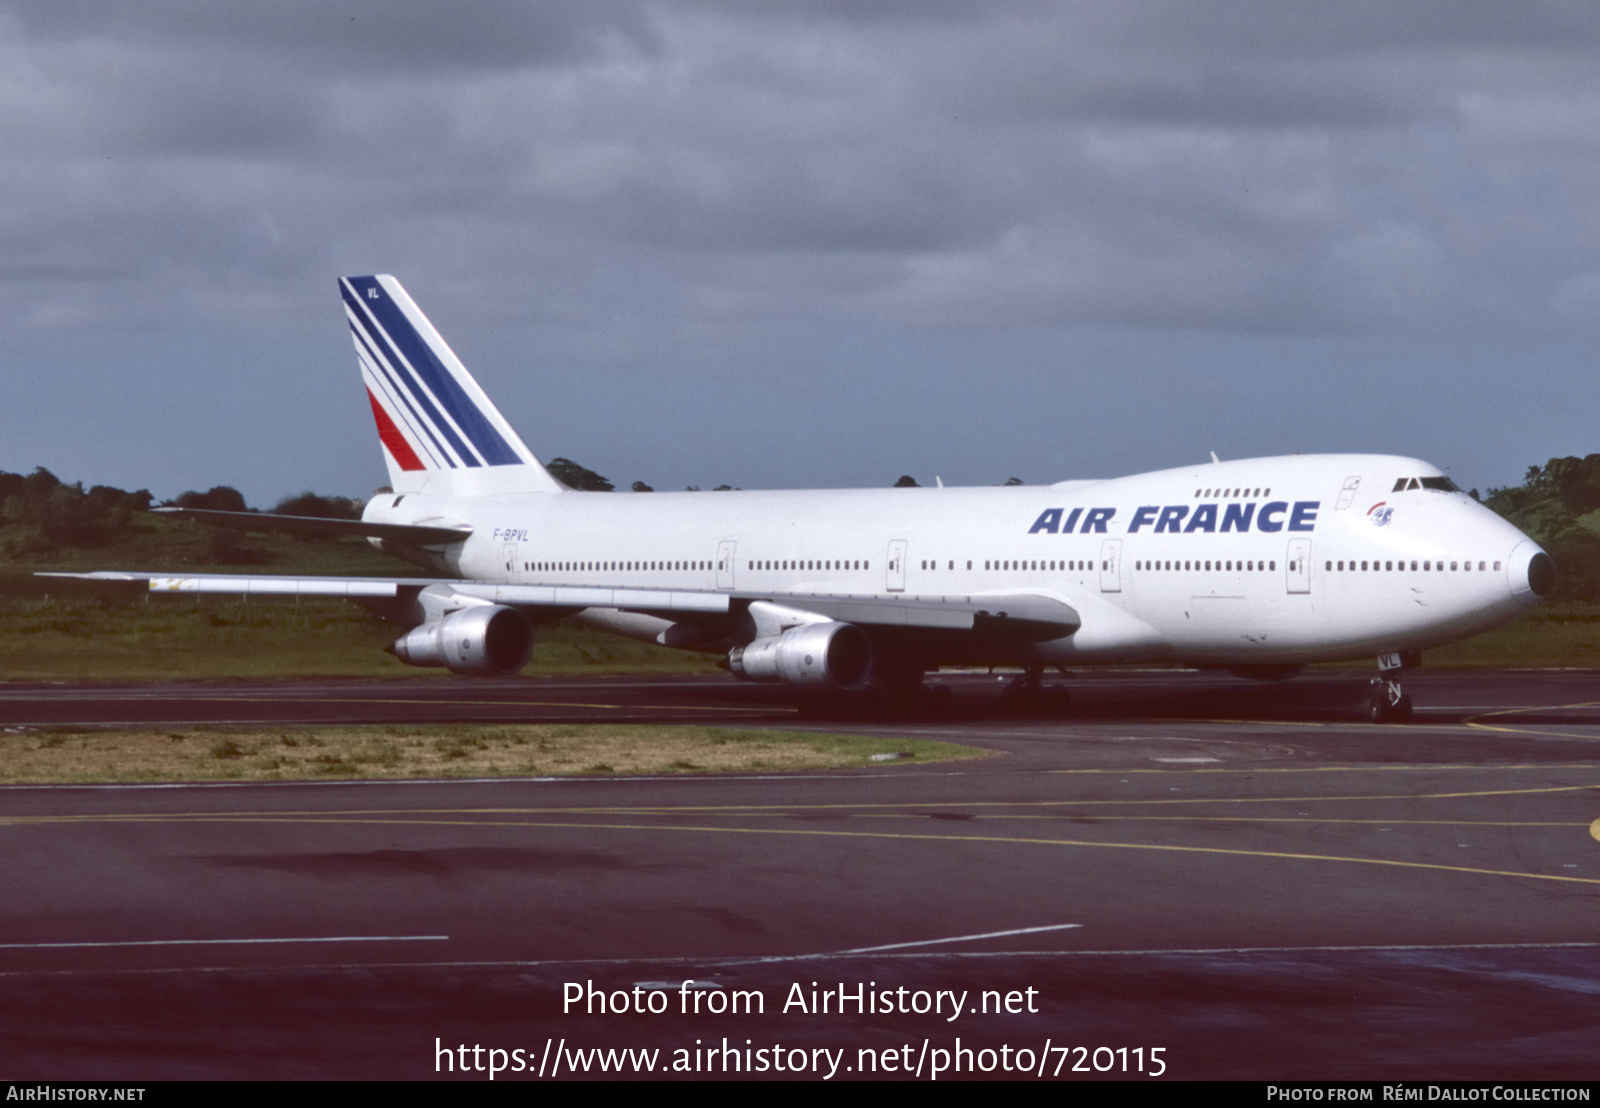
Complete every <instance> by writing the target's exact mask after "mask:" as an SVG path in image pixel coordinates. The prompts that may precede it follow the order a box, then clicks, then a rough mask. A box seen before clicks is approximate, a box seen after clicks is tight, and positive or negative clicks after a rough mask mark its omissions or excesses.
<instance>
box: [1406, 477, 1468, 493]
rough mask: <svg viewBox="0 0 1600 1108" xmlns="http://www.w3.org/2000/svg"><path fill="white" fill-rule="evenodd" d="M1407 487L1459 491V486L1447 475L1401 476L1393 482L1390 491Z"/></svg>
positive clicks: (1407, 488)
mask: <svg viewBox="0 0 1600 1108" xmlns="http://www.w3.org/2000/svg"><path fill="white" fill-rule="evenodd" d="M1409 489H1438V490H1439V491H1440V492H1460V491H1461V487H1460V486H1459V485H1457V484H1456V483H1455V482H1454V481H1452V480H1450V478H1448V477H1402V478H1400V479H1399V480H1398V481H1396V482H1395V483H1394V488H1393V489H1391V490H1390V491H1391V492H1405V491H1407V490H1409Z"/></svg>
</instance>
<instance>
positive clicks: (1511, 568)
mask: <svg viewBox="0 0 1600 1108" xmlns="http://www.w3.org/2000/svg"><path fill="white" fill-rule="evenodd" d="M1506 569H1507V576H1508V579H1509V580H1510V583H1511V594H1512V595H1513V596H1529V597H1541V596H1544V595H1545V594H1546V593H1548V592H1549V591H1550V590H1551V589H1552V588H1554V587H1555V583H1556V563H1555V561H1554V560H1553V559H1552V558H1551V557H1550V555H1548V554H1546V553H1545V552H1544V551H1543V550H1542V549H1541V548H1540V547H1539V544H1538V543H1536V542H1534V541H1533V540H1531V539H1527V540H1524V541H1522V542H1520V543H1518V544H1517V547H1516V549H1515V550H1513V551H1512V552H1511V561H1510V562H1509V563H1508V565H1507V567H1506Z"/></svg>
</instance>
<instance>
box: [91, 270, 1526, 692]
mask: <svg viewBox="0 0 1600 1108" xmlns="http://www.w3.org/2000/svg"><path fill="white" fill-rule="evenodd" d="M339 289H340V292H341V294H342V296H343V299H344V308H345V315H346V317H347V318H348V319H349V323H350V329H351V331H352V333H353V335H354V338H355V347H356V357H357V359H358V360H359V362H360V365H361V375H362V378H363V380H364V381H365V383H366V387H367V398H368V400H369V401H370V402H371V405H372V415H373V419H374V421H375V422H376V424H377V430H378V439H379V441H380V442H381V443H382V445H383V454H384V461H385V462H386V463H387V464H388V469H389V477H390V488H388V489H385V490H382V491H380V492H379V493H378V494H376V495H374V496H373V498H372V499H371V501H370V502H369V503H368V504H367V507H366V511H365V513H364V516H363V518H362V520H361V521H359V522H356V521H332V520H322V519H316V520H313V519H298V518H295V517H276V516H259V515H254V514H249V515H244V516H239V515H235V514H232V513H226V512H205V511H188V512H186V513H185V514H186V515H189V516H191V517H198V518H202V519H209V520H211V521H213V522H217V523H230V524H236V525H237V524H244V523H248V524H249V525H250V526H253V527H266V526H271V527H275V528H278V529H283V530H303V531H321V532H334V533H346V534H359V535H365V536H367V538H368V539H369V541H371V542H373V543H375V544H376V545H378V546H380V547H381V548H382V549H384V550H386V551H389V552H391V553H393V554H396V555H398V556H399V557H401V558H404V559H407V560H409V561H411V562H412V563H414V564H417V565H420V566H425V567H428V568H430V569H432V570H435V571H443V572H445V573H447V574H449V575H450V577H451V578H453V579H452V580H448V581H442V580H439V579H436V578H411V577H393V578H329V577H309V578H305V577H302V578H294V577H280V576H223V575H207V574H194V575H190V576H181V577H180V576H172V575H168V574H152V573H120V572H119V573H98V574H89V575H85V576H92V577H97V578H101V579H119V580H129V579H137V580H146V581H148V582H149V587H150V589H151V590H153V591H156V592H175V593H193V592H201V593H234V594H277V595H283V594H290V595H299V596H341V597H347V598H349V599H351V600H354V601H357V602H359V603H361V604H364V605H366V606H368V607H370V608H372V609H374V610H376V611H378V612H380V613H381V614H383V615H384V616H385V617H387V618H388V619H390V620H392V621H394V622H395V623H396V624H398V625H399V626H400V627H402V628H404V629H406V630H405V633H404V634H402V635H401V636H400V638H399V639H398V640H397V641H396V642H395V643H394V645H393V646H392V647H391V649H392V650H393V652H394V653H395V655H396V656H397V657H399V658H400V659H401V660H402V661H405V662H407V663H410V664H412V665H418V666H444V667H447V668H448V669H450V670H451V671H453V672H455V673H461V674H479V675H497V674H501V675H503V674H512V673H516V672H517V671H518V670H520V669H521V668H522V667H523V666H524V665H525V664H526V663H527V661H528V658H529V655H530V652H531V650H532V644H533V634H534V630H533V629H534V626H535V625H536V624H539V623H544V622H548V621H551V620H555V619H559V618H562V617H569V616H570V617H572V618H575V619H577V620H580V621H582V622H583V623H586V624H590V625H592V626H595V627H599V628H603V629H605V630H607V631H614V632H617V633H618V634H622V635H627V636H631V637H633V638H637V639H643V640H646V641H649V642H656V643H661V644H664V645H666V646H672V647H681V648H683V649H687V650H699V651H708V652H714V653H718V654H725V655H726V657H727V661H726V664H727V666H728V668H729V669H730V670H731V671H732V672H733V673H734V674H735V675H737V676H739V677H742V678H746V679H748V680H752V681H774V682H784V683H786V684H788V685H790V686H792V687H793V688H794V689H795V690H797V691H798V692H800V693H801V694H802V695H803V696H805V697H807V698H809V699H810V700H812V701H813V702H816V701H819V700H820V701H824V702H825V701H827V700H828V699H830V698H848V697H863V698H876V697H883V698H885V699H887V700H888V701H890V702H892V701H893V699H894V698H895V696H897V695H908V694H910V693H913V692H915V691H916V690H918V689H920V687H921V683H922V678H923V675H924V674H925V673H927V672H928V671H930V670H932V669H935V668H937V667H939V666H942V665H966V666H1017V667H1021V668H1022V670H1023V676H1022V677H1021V678H1019V679H1018V682H1017V688H1018V690H1019V691H1020V692H1022V693H1026V692H1028V691H1029V690H1032V689H1036V688H1037V686H1038V682H1039V679H1040V676H1041V674H1042V672H1043V671H1044V669H1045V668H1046V667H1050V666H1067V665H1087V664H1093V663H1105V662H1122V663H1127V662H1175V663H1182V664H1186V665H1190V666H1199V667H1207V668H1218V669H1226V670H1230V671H1232V672H1234V673H1236V674H1239V675H1241V676H1258V677H1274V676H1287V675H1290V674H1292V673H1293V672H1295V671H1296V670H1297V669H1298V668H1299V667H1301V666H1303V665H1305V664H1306V663H1308V662H1319V661H1331V660H1336V659H1350V658H1362V657H1367V658H1375V659H1376V660H1377V663H1378V676H1377V677H1376V678H1375V679H1374V681H1373V697H1372V718H1373V719H1374V720H1377V721H1384V720H1402V719H1405V718H1407V717H1408V716H1409V714H1410V710H1411V700H1410V697H1409V696H1408V695H1406V693H1405V692H1404V689H1403V687H1402V677H1403V672H1404V669H1405V668H1406V667H1407V666H1409V665H1414V664H1416V662H1417V659H1418V655H1419V653H1420V652H1421V651H1423V650H1425V649H1427V648H1429V647H1434V646H1438V645H1440V644H1442V643H1447V642H1451V641H1453V640H1456V639H1460V638H1464V637H1466V636H1468V635H1472V634H1475V633H1477V632H1479V631H1482V630H1485V629H1486V628H1489V627H1492V626H1494V625H1495V624H1498V623H1501V622H1503V621H1505V620H1508V619H1510V618H1511V617H1513V616H1515V615H1517V614H1518V613H1520V612H1522V611H1524V610H1526V609H1527V608H1528V607H1530V606H1531V605H1533V604H1534V603H1536V602H1537V600H1538V598H1539V597H1541V596H1543V595H1544V594H1545V593H1546V592H1548V591H1549V589H1550V586H1551V584H1552V583H1553V580H1554V576H1555V568H1554V565H1553V563H1552V562H1551V560H1550V557H1549V555H1547V554H1546V553H1545V552H1544V551H1542V550H1541V549H1540V548H1539V547H1538V545H1536V544H1535V543H1534V542H1533V541H1532V540H1530V539H1529V538H1528V537H1527V536H1525V535H1523V534H1522V533H1521V532H1520V531H1518V530H1517V529H1516V528H1515V527H1513V526H1512V525H1511V524H1509V523H1507V522H1506V521H1505V520H1503V519H1501V518H1500V517H1499V516H1497V515H1495V514H1494V513H1493V512H1490V511H1489V510H1488V509H1487V508H1484V507H1483V506H1481V505H1480V504H1478V503H1477V502H1476V501H1474V500H1473V499H1472V498H1470V497H1468V496H1466V495H1465V494H1463V493H1462V492H1461V490H1460V489H1458V488H1457V487H1456V486H1455V484H1454V483H1453V482H1451V480H1450V479H1449V478H1448V477H1446V476H1445V475H1444V474H1442V473H1441V472H1440V471H1439V470H1438V469H1437V468H1436V467H1434V466H1431V465H1429V464H1427V463H1426V462H1421V461H1417V460H1416V459H1414V458H1402V457H1388V456H1384V455H1360V454H1330V455H1295V456H1292V457H1283V458H1255V459H1250V460H1247V461H1231V462H1216V461H1213V462H1212V463H1210V464H1201V465H1196V466H1192V467H1188V468H1182V469H1169V470H1163V471H1161V472H1157V473H1145V474H1140V475H1138V476H1135V477H1123V478H1118V479H1115V480H1103V481H1062V482H1059V483H1057V484H1054V485H1048V486H1013V487H1002V488H931V489H920V488H909V489H904V488H896V489H855V490H835V491H807V492H798V491H779V492H681V493H665V492H662V493H653V494H649V495H631V494H617V495H605V494H596V493H585V492H575V491H573V490H571V489H568V488H567V487H565V486H564V485H562V484H561V483H560V482H559V481H557V480H556V479H555V478H554V477H552V476H551V475H550V473H549V472H547V471H546V470H545V468H544V467H543V466H542V465H540V463H539V460H538V458H536V457H535V456H534V454H533V452H532V451H530V450H529V449H528V447H527V446H526V444H524V443H523V441H522V439H521V438H520V437H519V436H518V435H517V432H516V431H514V430H513V429H512V427H511V425H510V424H509V423H508V422H507V421H506V419H505V417H504V416H502V415H501V414H500V411H499V410H498V409H497V408H496V407H495V406H494V404H493V403H491V402H490V400H489V398H488V397H487V396H486V395H485V394H484V393H483V390H482V389H480V388H479V387H478V384H477V382H476V381H474V380H473V378H472V376H471V375H470V374H469V373H468V372H467V370H466V368H465V367H464V366H463V365H462V364H461V362H460V361H459V360H458V359H457V358H456V356H455V354H454V353H453V352H452V351H451V350H450V348H449V346H447V345H446V344H445V341H444V339H443V338H441V337H440V336H439V333H438V332H437V331H435V330H434V328H433V326H432V324H430V323H429V322H428V320H427V319H426V317H424V316H423V314H422V312H421V311H420V310H419V309H418V308H417V306H416V304H415V303H413V302H412V300H411V298H410V297H409V296H408V295H407V294H406V292H405V290H404V289H403V288H401V286H400V283H399V282H398V281H396V280H395V279H394V278H393V277H388V276H377V277H347V278H344V279H343V280H341V281H340V282H339Z"/></svg>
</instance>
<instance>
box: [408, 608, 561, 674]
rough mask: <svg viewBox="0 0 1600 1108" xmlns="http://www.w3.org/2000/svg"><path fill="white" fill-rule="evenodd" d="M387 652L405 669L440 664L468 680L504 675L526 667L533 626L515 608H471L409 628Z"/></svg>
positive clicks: (530, 651) (529, 654)
mask: <svg viewBox="0 0 1600 1108" xmlns="http://www.w3.org/2000/svg"><path fill="white" fill-rule="evenodd" d="M389 650H390V652H391V653H392V654H394V656H395V657H396V658H399V659H400V660H401V661H402V662H404V663H406V665H409V666H445V667H446V668H448V669H449V670H450V672H451V673H461V674H465V675H467V676H469V677H505V676H508V675H509V674H513V673H516V672H517V671H518V670H520V669H521V668H522V667H523V666H525V665H527V664H528V659H529V658H530V657H531V656H532V654H533V625H532V624H530V623H529V622H528V617H526V616H524V615H523V614H522V613H521V612H519V611H517V610H516V609H515V608H507V607H505V606H504V605H501V604H475V605H473V606H472V607H470V608H462V609H459V610H458V611H454V612H451V613H450V614H449V615H447V616H445V617H444V618H443V619H436V620H432V621H430V622H428V623H424V624H423V625H422V626H420V627H414V628H412V629H411V630H410V631H407V632H406V633H405V634H404V635H402V636H400V638H398V639H396V640H395V643H394V645H393V646H391V647H390V648H389Z"/></svg>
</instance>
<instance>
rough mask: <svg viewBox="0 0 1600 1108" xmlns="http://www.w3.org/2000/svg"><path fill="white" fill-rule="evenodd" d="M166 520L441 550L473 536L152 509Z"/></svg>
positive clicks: (352, 522) (354, 522) (460, 528)
mask: <svg viewBox="0 0 1600 1108" xmlns="http://www.w3.org/2000/svg"><path fill="white" fill-rule="evenodd" d="M151 511H153V512H158V513H160V514H161V515H164V516H178V517H180V518H182V519H193V520H198V521H199V522H201V523H216V524H220V525H222V526H224V527H237V528H238V529H239V530H241V531H285V532H287V533H289V534H291V535H361V536H363V537H365V538H370V539H392V540H394V541H395V542H409V543H415V544H416V545H417V546H437V545H439V544H440V543H452V542H461V541H462V540H463V539H465V538H466V537H467V536H468V535H471V534H472V528H471V527H468V526H466V525H465V524H460V525H456V526H450V527H431V526H424V525H420V524H415V523H368V522H367V521H366V520H360V519H324V518H323V517H321V516H280V515H273V514H272V513H270V512H214V511H212V510H210V509H209V508H152V509H151Z"/></svg>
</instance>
